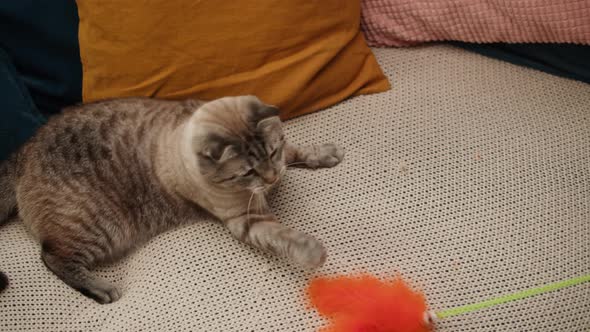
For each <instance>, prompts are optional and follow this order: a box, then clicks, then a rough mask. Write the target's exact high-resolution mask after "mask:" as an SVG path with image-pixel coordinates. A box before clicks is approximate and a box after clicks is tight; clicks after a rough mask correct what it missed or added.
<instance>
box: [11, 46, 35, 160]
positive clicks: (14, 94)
mask: <svg viewBox="0 0 590 332" xmlns="http://www.w3.org/2000/svg"><path fill="white" fill-rule="evenodd" d="M0 116H1V117H2V118H1V119H0V160H3V159H5V158H7V157H8V156H9V155H10V153H12V152H13V151H14V150H15V149H16V148H18V147H19V146H20V145H21V144H23V143H24V142H25V141H26V140H27V139H28V138H29V137H30V136H31V135H32V134H33V133H34V132H35V130H36V129H37V128H39V126H41V125H42V124H43V123H44V122H45V118H44V116H42V115H41V114H40V113H39V111H38V110H37V107H36V106H35V103H34V102H33V99H32V98H31V96H30V95H29V91H28V89H27V88H26V87H25V84H24V82H23V81H22V80H21V79H20V77H19V74H18V73H17V71H16V68H15V67H14V65H13V64H12V61H11V60H10V58H9V57H8V54H6V52H4V50H2V49H1V48H0Z"/></svg>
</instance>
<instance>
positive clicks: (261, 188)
mask: <svg viewBox="0 0 590 332" xmlns="http://www.w3.org/2000/svg"><path fill="white" fill-rule="evenodd" d="M261 190H264V187H256V188H254V189H252V194H251V195H250V199H249V200H248V208H247V209H246V221H248V222H250V207H251V206H252V199H253V198H254V196H255V195H258V194H259V193H260V192H261ZM257 198H258V197H257ZM258 201H259V200H258V199H257V204H258V203H259V202H258ZM259 212H260V211H259V210H257V211H256V213H259Z"/></svg>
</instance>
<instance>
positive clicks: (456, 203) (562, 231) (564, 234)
mask: <svg viewBox="0 0 590 332" xmlns="http://www.w3.org/2000/svg"><path fill="white" fill-rule="evenodd" d="M375 53H376V55H377V57H378V59H379V61H380V63H381V65H382V67H383V69H384V71H385V72H386V73H387V74H388V75H389V77H390V79H391V82H392V84H393V89H392V90H391V91H389V92H387V93H382V94H377V95H370V96H362V97H357V98H354V99H351V100H348V101H346V102H343V103H341V104H339V105H337V106H335V107H332V108H331V109H328V110H325V111H322V112H318V113H315V114H311V115H309V116H305V117H301V118H297V119H295V120H292V121H289V122H287V123H286V124H285V126H286V131H287V133H288V134H289V136H290V137H291V139H292V140H293V141H295V142H297V143H301V144H305V143H312V142H329V141H332V142H337V143H339V144H341V145H342V146H343V147H344V148H345V149H346V151H347V155H346V157H345V161H344V162H343V163H342V164H341V165H340V166H338V167H336V168H334V169H325V170H317V171H309V170H299V169H298V170H292V171H290V172H289V173H288V175H287V176H286V179H285V180H284V182H283V183H282V185H281V187H280V189H279V192H278V193H277V194H276V196H275V197H274V199H273V200H272V201H273V203H272V205H273V206H274V209H275V211H276V213H277V215H278V216H279V218H280V219H281V220H282V221H283V222H284V223H286V224H288V225H290V226H293V227H296V228H298V229H301V230H304V231H307V232H309V233H311V234H313V235H315V236H317V237H318V238H320V239H322V240H323V241H324V242H325V244H326V247H327V248H328V250H329V258H328V261H327V263H326V265H325V266H324V267H323V268H322V269H321V270H319V271H317V272H315V273H311V272H304V271H301V270H299V269H298V268H296V267H293V266H290V265H289V264H288V263H286V262H284V261H281V260H278V259H275V258H273V257H270V256H266V255H264V254H261V253H260V252H257V251H255V250H253V249H250V248H248V247H245V246H244V245H242V244H240V243H238V242H237V241H235V240H233V239H232V238H231V237H230V236H229V235H228V234H227V232H226V231H225V230H224V229H223V228H222V227H221V226H220V225H218V224H215V223H212V222H202V223H199V224H195V225H191V226H187V227H184V228H182V229H178V230H175V231H171V232H168V233H166V234H163V235H161V236H159V237H158V238H156V239H155V240H154V241H152V242H150V243H149V244H148V245H147V246H145V247H143V248H141V249H140V250H138V251H137V252H136V253H135V254H133V255H132V256H131V257H129V258H128V259H126V260H125V261H123V262H121V263H120V264H117V265H115V266H109V267H105V268H103V269H101V271H100V272H99V273H100V274H101V275H103V276H104V277H106V278H109V279H111V280H113V281H115V282H116V283H117V284H118V285H119V286H120V287H121V289H122V291H123V294H124V295H123V298H122V299H121V300H120V301H118V302H116V303H114V304H110V305H99V304H96V303H95V302H93V301H92V300H89V299H87V298H85V297H83V296H82V295H80V294H79V293H77V292H76V291H74V290H72V289H70V288H68V287H67V286H66V285H65V284H63V283H62V282H61V281H59V280H58V279H57V277H55V276H54V275H52V274H51V273H49V272H48V271H47V270H46V269H45V267H44V266H43V264H42V263H41V260H40V258H39V254H38V253H39V246H38V245H37V244H36V243H34V242H33V241H32V240H31V239H30V238H29V237H28V236H27V233H26V231H25V229H24V227H23V225H22V224H20V223H19V222H17V221H13V222H10V223H9V224H7V225H6V226H5V227H3V228H2V229H1V230H0V267H1V268H2V269H3V270H4V271H5V272H7V274H8V275H9V277H10V278H11V286H10V288H9V289H7V290H6V292H5V293H3V294H2V295H0V331H104V332H111V331H317V330H318V329H319V328H320V327H321V326H322V325H323V324H324V323H325V321H324V320H322V318H320V317H318V315H317V314H316V313H314V312H313V311H312V310H310V309H308V308H307V305H306V302H305V296H304V289H305V287H306V285H307V283H308V280H309V278H310V277H312V276H313V275H315V274H346V273H354V272H359V271H366V272H370V273H374V274H376V275H379V276H383V277H385V276H388V275H392V274H393V273H395V272H400V273H402V274H403V275H404V276H406V277H407V278H409V279H410V280H412V282H413V283H414V285H416V286H417V287H419V288H421V289H423V290H424V292H425V293H426V295H427V297H428V300H429V304H430V307H431V308H432V309H435V310H438V309H446V308H450V307H453V306H457V305H461V304H467V303H471V302H477V301H481V300H484V299H487V298H490V297H494V296H498V295H501V294H506V293H511V292H514V291H517V290H522V289H526V288H529V287H532V286H536V285H541V284H545V283H548V282H552V281H557V280H561V279H565V278H569V277H573V276H578V275H583V274H588V273H590V85H587V84H583V83H579V82H575V81H570V80H567V79H562V78H558V77H554V76H550V75H548V74H544V73H541V72H537V71H534V70H531V69H525V68H521V67H517V66H513V65H510V64H507V63H503V62H500V61H496V60H491V59H488V58H484V57H482V56H479V55H474V54H471V53H468V52H466V51H463V50H459V49H455V48H452V47H449V46H428V47H420V48H412V49H376V50H375ZM204 219H205V217H204ZM204 221H205V220H204ZM437 330H438V331H477V332H484V331H572V332H574V331H576V332H577V331H589V330H590V284H584V285H579V286H575V287H572V288H568V289H565V290H561V291H558V292H555V293H551V294H546V295H542V296H538V297H534V298H530V299H526V300H522V301H520V302H513V303H511V304H507V305H502V306H498V307H494V308H492V309H487V310H482V311H479V312H476V313H472V314H466V315H463V316H459V317H456V318H451V319H448V320H446V321H442V322H440V324H438V326H437Z"/></svg>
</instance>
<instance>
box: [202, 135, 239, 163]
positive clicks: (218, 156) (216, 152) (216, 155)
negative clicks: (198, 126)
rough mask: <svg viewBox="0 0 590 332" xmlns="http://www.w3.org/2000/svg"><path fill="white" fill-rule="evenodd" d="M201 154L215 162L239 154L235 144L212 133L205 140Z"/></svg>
mask: <svg viewBox="0 0 590 332" xmlns="http://www.w3.org/2000/svg"><path fill="white" fill-rule="evenodd" d="M200 154H201V156H203V157H205V158H207V159H210V160H212V161H215V162H224V161H226V160H228V159H231V158H234V157H236V156H237V155H238V151H237V150H236V148H235V146H233V145H231V144H229V143H228V142H226V141H225V140H223V139H222V138H220V137H217V136H214V135H211V136H210V137H208V138H206V139H205V140H204V144H203V147H202V148H201V152H200Z"/></svg>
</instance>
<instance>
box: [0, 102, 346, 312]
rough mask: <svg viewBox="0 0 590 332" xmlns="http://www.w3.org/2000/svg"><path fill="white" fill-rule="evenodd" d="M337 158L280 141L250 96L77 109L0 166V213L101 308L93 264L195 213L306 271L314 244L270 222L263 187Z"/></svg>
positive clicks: (272, 111) (334, 152) (102, 284)
mask: <svg viewBox="0 0 590 332" xmlns="http://www.w3.org/2000/svg"><path fill="white" fill-rule="evenodd" d="M342 157H343V154H342V152H341V150H340V149H339V148H338V147H336V146H335V145H331V144H328V145H322V146H317V147H306V148H296V147H294V146H292V145H290V144H288V143H287V142H286V141H285V138H284V135H283V132H282V130H281V123H280V120H279V118H278V111H277V109H276V108H274V107H271V106H268V105H265V104H263V103H262V102H260V101H259V100H258V99H257V98H255V97H252V96H242V97H228V98H222V99H218V100H215V101H212V102H208V103H204V102H200V101H195V100H187V101H163V100H155V99H138V98H130V99H119V100H112V101H104V102H99V103H93V104H87V105H83V106H79V107H73V108H71V109H66V110H64V112H63V113H62V114H60V115H58V116H56V117H54V118H52V119H51V120H50V121H49V123H48V124H47V125H45V126H44V127H43V128H41V129H40V130H39V131H38V133H37V134H36V135H35V136H34V137H33V138H32V139H31V140H30V141H29V142H28V143H27V144H25V146H24V147H23V148H22V149H21V150H20V151H19V152H18V153H17V154H16V155H15V156H14V157H13V158H12V159H11V160H9V161H7V162H5V163H4V164H2V165H0V194H2V203H1V205H0V220H5V219H7V218H8V217H9V215H10V214H11V213H13V212H15V211H16V208H17V206H18V214H19V216H20V217H21V219H22V220H23V222H24V223H25V224H26V225H27V227H28V229H29V230H30V231H31V233H32V234H33V236H34V237H35V238H37V239H38V240H39V242H40V243H41V256H42V259H43V262H44V263H45V265H46V266H47V267H48V268H49V269H50V270H51V271H53V272H54V273H55V274H56V275H57V276H58V277H59V278H60V279H62V280H63V281H64V282H65V283H66V284H68V285H70V286H71V287H73V288H74V289H77V290H78V291H80V292H81V293H82V294H84V295H87V296H89V297H91V298H93V299H95V300H96V301H98V302H100V303H110V302H113V301H116V300H117V299H119V298H120V297H121V293H120V292H119V291H118V289H117V288H116V287H115V286H114V285H112V284H111V283H109V282H108V281H106V280H103V279H99V278H97V277H96V276H94V275H93V274H92V272H91V271H92V269H93V268H94V267H95V266H96V265H97V264H101V263H105V262H106V263H108V262H112V261H115V260H117V259H119V258H121V257H123V256H124V255H126V254H127V253H129V252H130V251H131V250H133V249H134V248H136V247H137V246H138V245H140V244H142V243H145V242H146V241H148V240H149V239H151V238H152V237H154V236H155V235H157V234H159V233H161V232H163V231H165V230H167V229H170V228H173V227H175V226H177V225H179V224H182V223H185V222H191V221H194V220H195V219H196V216H197V215H198V212H199V209H201V208H204V209H206V210H207V211H209V212H210V213H212V214H213V215H214V216H216V217H217V218H219V219H220V220H221V221H222V222H223V223H224V224H225V225H226V227H227V228H228V230H229V231H230V233H231V234H232V235H233V236H235V237H236V238H237V239H239V240H241V241H243V242H245V243H248V244H250V245H253V246H256V247H259V248H261V249H263V250H266V251H269V252H272V253H275V254H277V255H280V256H284V257H288V258H290V259H291V260H293V261H294V262H296V263H298V264H300V265H302V266H304V267H310V268H314V267H317V266H319V265H321V264H322V263H323V262H324V260H325V257H326V253H325V249H324V248H323V246H322V245H321V243H320V242H319V241H317V240H316V239H314V238H313V237H311V236H309V235H307V234H304V233H302V232H299V231H296V230H292V229H289V228H287V227H285V226H283V225H281V224H280V223H278V222H277V220H276V218H275V217H274V215H273V214H272V212H271V211H270V210H269V208H268V205H267V204H266V200H265V194H266V193H267V192H268V191H269V190H270V189H271V188H272V187H273V186H274V185H275V184H276V183H278V181H279V180H280V177H281V176H282V175H283V174H284V171H285V170H286V167H287V166H288V165H289V164H291V163H293V164H297V165H298V166H308V167H331V166H334V165H336V164H337V163H338V162H340V161H341V160H342ZM0 277H2V275H0Z"/></svg>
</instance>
